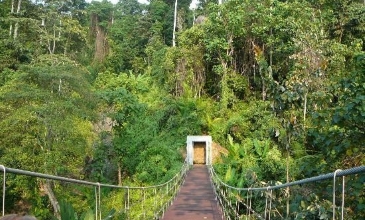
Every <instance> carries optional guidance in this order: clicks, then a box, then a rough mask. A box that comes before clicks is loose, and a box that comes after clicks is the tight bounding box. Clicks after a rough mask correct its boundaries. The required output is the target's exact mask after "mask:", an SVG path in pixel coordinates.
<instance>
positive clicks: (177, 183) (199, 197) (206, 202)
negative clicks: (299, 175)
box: [0, 161, 365, 220]
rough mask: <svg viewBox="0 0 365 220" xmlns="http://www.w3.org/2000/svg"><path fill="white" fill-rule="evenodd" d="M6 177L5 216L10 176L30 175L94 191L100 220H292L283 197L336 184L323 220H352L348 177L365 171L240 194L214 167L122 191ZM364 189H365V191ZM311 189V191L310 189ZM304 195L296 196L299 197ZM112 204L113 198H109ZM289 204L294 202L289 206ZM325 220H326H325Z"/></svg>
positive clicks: (186, 167) (191, 168)
mask: <svg viewBox="0 0 365 220" xmlns="http://www.w3.org/2000/svg"><path fill="white" fill-rule="evenodd" d="M0 171H1V172H2V173H3V175H2V182H3V184H2V215H5V210H6V207H5V204H6V190H7V184H6V178H7V176H8V175H25V176H30V177H34V178H39V179H43V180H52V181H58V182H63V183H70V184H77V185H83V186H85V187H91V188H92V189H93V190H94V194H95V207H94V208H93V210H94V219H95V220H101V219H111V218H112V217H113V216H115V215H119V216H121V215H122V216H124V218H123V219H133V220H134V219H148V220H149V219H163V220H180V219H189V220H195V219H211V220H217V219H227V220H228V219H229V220H230V219H287V218H285V216H284V215H289V212H290V207H291V206H288V208H287V210H286V212H287V213H279V212H278V210H277V207H278V205H277V204H275V203H277V202H278V201H279V200H280V199H278V197H279V194H281V193H283V191H284V192H288V190H289V189H291V190H293V188H295V187H301V186H303V185H306V184H313V183H318V182H322V181H330V182H331V184H332V186H331V187H332V209H333V210H332V214H333V215H332V216H320V217H321V218H320V219H333V220H334V219H346V211H345V210H346V204H345V196H346V185H345V182H346V181H345V178H346V177H348V176H352V177H354V176H357V177H364V176H365V166H359V167H354V168H350V169H346V170H336V171H334V172H332V173H328V174H323V175H319V176H315V177H311V178H307V179H303V180H298V181H294V182H289V183H285V184H275V185H268V186H264V187H250V188H237V187H234V186H230V185H228V184H226V183H224V182H223V181H222V180H221V178H220V177H219V176H218V175H217V173H216V171H215V170H214V167H213V166H211V165H190V164H189V163H187V161H185V163H184V164H183V166H182V167H181V170H180V171H179V172H178V173H177V174H176V175H175V176H174V177H173V178H171V179H170V180H169V181H167V182H165V183H163V184H159V185H155V186H148V187H135V186H118V185H110V184H103V183H97V182H88V181H83V180H76V179H71V178H65V177H60V176H54V175H48V174H43V173H36V172H31V171H26V170H20V169H13V168H9V167H5V166H3V165H0ZM364 184H365V183H363V185H362V187H365V185H364ZM310 187H311V186H310ZM102 188H110V189H115V190H118V192H119V193H121V194H122V195H123V196H122V198H121V201H119V202H120V204H123V205H122V207H120V209H119V210H117V211H116V212H113V213H108V214H105V213H106V212H105V210H103V205H102V199H103V198H102V193H101V189H102ZM298 192H300V190H296V193H298ZM108 199H112V198H108ZM287 201H289V200H287ZM322 217H323V218H322Z"/></svg>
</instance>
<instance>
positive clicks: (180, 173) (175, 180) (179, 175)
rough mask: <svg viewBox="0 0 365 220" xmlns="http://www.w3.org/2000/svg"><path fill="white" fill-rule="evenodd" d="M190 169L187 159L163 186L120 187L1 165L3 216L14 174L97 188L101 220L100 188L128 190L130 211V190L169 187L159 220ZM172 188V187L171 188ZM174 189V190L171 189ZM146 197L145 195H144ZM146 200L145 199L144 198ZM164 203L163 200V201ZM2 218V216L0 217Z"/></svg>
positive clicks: (160, 210) (98, 211)
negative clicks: (8, 182)
mask: <svg viewBox="0 0 365 220" xmlns="http://www.w3.org/2000/svg"><path fill="white" fill-rule="evenodd" d="M188 169H189V164H188V163H187V159H185V161H184V163H183V165H182V166H181V168H180V170H179V171H178V172H177V173H176V174H175V175H174V176H173V177H172V178H170V179H169V180H168V181H166V182H164V183H161V184H156V185H152V186H120V185H113V184H105V183H99V182H90V181H85V180H78V179H72V178H67V177H61V176H56V175H50V174H44V173H39V172H33V171H28V170H21V169H14V168H9V167H5V166H4V165H1V164H0V172H1V171H2V172H3V174H4V175H3V190H2V191H3V195H2V200H3V201H2V202H3V207H2V216H4V214H5V190H6V186H5V185H6V174H7V173H13V174H19V175H25V176H31V177H38V178H42V179H48V180H56V181H61V182H68V183H74V184H80V185H87V186H93V187H95V196H96V206H95V207H96V210H95V212H96V213H95V216H96V219H100V220H101V210H100V199H101V195H100V188H101V187H107V188H114V189H124V190H127V193H128V198H127V200H128V203H126V204H125V205H127V204H128V205H127V206H126V207H128V208H126V209H128V210H129V199H130V198H129V190H143V193H144V192H145V190H151V189H153V190H154V192H156V190H159V189H161V188H162V187H167V192H166V193H167V194H169V195H168V197H169V198H166V199H167V200H166V201H165V203H164V204H162V203H161V208H158V210H157V211H156V212H155V213H154V216H155V217H154V218H156V219H158V216H159V215H160V213H162V215H163V214H164V211H165V210H166V208H167V207H168V206H169V204H171V202H172V200H173V198H174V197H175V196H176V193H177V190H178V187H179V186H180V185H181V184H182V182H183V180H184V177H185V175H186V172H187V170H188ZM170 183H172V184H174V185H173V186H170V185H171V184H170ZM169 186H170V187H169ZM169 188H172V189H169ZM144 197H145V195H144ZM143 199H145V198H143ZM161 202H162V200H161ZM142 211H143V213H142V215H145V214H146V213H145V210H143V204H142ZM0 216H1V215H0Z"/></svg>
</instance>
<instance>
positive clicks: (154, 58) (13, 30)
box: [0, 0, 365, 219]
mask: <svg viewBox="0 0 365 220" xmlns="http://www.w3.org/2000/svg"><path fill="white" fill-rule="evenodd" d="M190 3H191V0H178V7H177V9H178V10H177V19H176V29H175V30H176V33H177V37H176V46H175V47H174V46H173V23H174V4H175V1H172V0H150V2H149V4H148V5H145V4H140V3H139V2H138V1H137V0H119V3H117V4H115V5H113V4H111V3H109V2H107V1H105V0H104V1H102V2H91V3H86V2H85V1H84V0H73V1H65V0H52V1H30V0H0V19H1V22H0V36H1V39H0V48H1V50H0V164H4V165H5V166H7V167H12V168H20V169H26V170H32V171H36V172H43V173H49V174H54V175H60V176H65V177H71V178H77V179H84V180H90V181H99V182H105V183H111V184H123V185H151V184H156V183H162V182H164V181H166V180H168V179H169V178H170V177H171V176H172V175H174V173H175V172H176V171H177V170H178V169H179V167H180V165H181V164H182V162H183V151H184V148H185V141H186V136H187V135H192V134H198V135H200V134H209V135H211V136H212V137H213V140H214V141H215V142H217V143H219V144H220V145H222V146H223V147H225V148H226V149H227V150H228V152H229V154H228V155H227V156H226V157H224V158H222V162H223V163H222V164H217V165H216V166H217V170H218V171H219V172H220V173H221V175H222V176H223V177H224V179H225V181H226V182H228V183H229V184H231V185H235V186H238V187H244V186H257V185H260V184H261V185H262V184H265V183H267V184H268V183H270V181H273V180H276V181H280V182H286V181H292V180H297V179H300V178H305V177H309V176H313V175H317V174H321V173H327V172H333V171H334V170H336V169H338V168H341V169H345V168H350V167H354V166H359V165H362V164H365V148H364V142H365V3H364V2H363V1H362V0H357V1H356V0H336V1H333V0H316V1H313V0H265V1H262V0H250V1H242V0H229V1H223V4H218V1H214V0H207V1H199V4H198V7H197V8H196V9H195V10H191V9H189V5H190ZM198 16H200V17H199V18H200V19H197V20H199V22H198V23H197V22H194V18H196V17H198ZM203 16H204V17H203ZM193 24H194V25H193ZM7 184H8V190H7V191H6V194H7V195H6V198H7V200H6V211H7V212H15V211H16V212H21V211H24V212H29V213H32V214H34V215H36V216H38V217H39V218H40V219H50V218H51V216H54V215H56V216H57V215H58V214H57V213H58V212H59V206H58V205H57V203H56V202H57V201H69V202H72V203H73V204H74V208H75V210H76V211H77V212H78V213H81V212H84V211H85V210H88V209H90V207H93V201H92V200H88V198H89V197H92V196H93V192H86V191H85V192H83V190H82V189H72V190H71V189H70V188H68V189H65V188H67V187H70V186H68V185H62V184H58V183H52V182H46V181H40V180H36V179H29V178H26V177H21V176H10V175H9V176H8V177H7ZM326 187H328V186H326V185H323V186H322V185H317V186H316V187H313V188H308V189H307V194H308V196H307V197H304V198H301V200H302V201H303V202H302V203H301V205H302V208H303V209H302V210H296V211H295V212H294V213H293V216H291V218H305V219H319V218H320V217H324V216H326V215H324V214H328V213H330V212H331V211H332V209H331V206H330V205H328V204H329V203H328V200H330V199H331V197H330V196H328V190H330V188H328V189H327V188H326ZM348 187H349V189H351V190H350V191H349V193H348V194H347V196H346V204H347V207H349V208H347V210H346V212H347V214H348V216H349V219H362V218H364V217H365V199H364V198H365V190H364V187H365V186H364V177H354V178H353V179H352V180H351V181H349V183H348ZM308 190H309V192H308ZM104 193H105V194H107V193H108V192H104ZM82 195H83V196H82ZM317 196H320V197H321V198H324V199H321V200H319V199H318V197H317ZM326 196H327V197H326ZM109 202H110V201H109ZM294 202H295V201H294ZM299 202H300V201H299ZM107 203H108V201H105V206H108V207H109V206H110V207H112V206H113V205H118V204H114V203H113V204H107ZM303 204H304V205H303ZM119 205H120V204H119ZM307 207H312V208H307ZM114 208H117V207H114ZM283 209H284V205H283ZM278 211H280V207H278ZM328 216H331V215H330V214H328Z"/></svg>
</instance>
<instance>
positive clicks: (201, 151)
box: [193, 142, 207, 164]
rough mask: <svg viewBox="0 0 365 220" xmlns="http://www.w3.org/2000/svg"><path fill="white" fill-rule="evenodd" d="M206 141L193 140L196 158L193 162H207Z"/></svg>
mask: <svg viewBox="0 0 365 220" xmlns="http://www.w3.org/2000/svg"><path fill="white" fill-rule="evenodd" d="M206 145H207V144H206V142H193V149H194V158H193V164H206V154H207V148H206Z"/></svg>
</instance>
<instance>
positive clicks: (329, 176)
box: [211, 166, 365, 191]
mask: <svg viewBox="0 0 365 220" xmlns="http://www.w3.org/2000/svg"><path fill="white" fill-rule="evenodd" d="M211 168H212V173H213V174H214V176H215V177H216V179H217V180H218V181H219V182H221V184H222V185H224V186H226V187H229V188H232V189H236V190H246V191H247V190H248V188H238V187H234V186H230V185H228V184H226V183H224V182H223V181H222V180H221V179H220V178H219V177H218V175H217V173H216V172H215V171H214V168H213V167H211ZM359 173H365V166H359V167H353V168H350V169H346V170H341V171H338V172H337V173H336V177H342V176H347V175H353V174H359ZM333 175H334V173H328V174H324V175H319V176H315V177H310V178H306V179H302V180H298V181H293V182H289V183H284V184H280V185H275V186H270V189H273V190H274V189H281V188H285V187H288V186H295V185H300V184H305V183H311V182H318V181H323V180H328V179H332V178H333ZM266 188H267V187H256V188H250V190H252V191H265V190H266Z"/></svg>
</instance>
